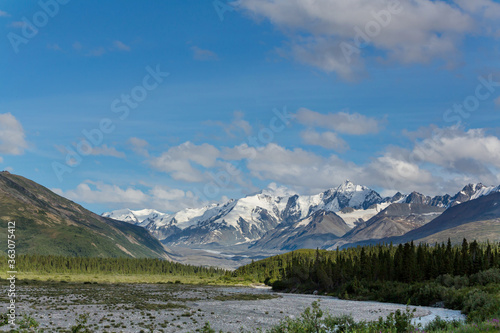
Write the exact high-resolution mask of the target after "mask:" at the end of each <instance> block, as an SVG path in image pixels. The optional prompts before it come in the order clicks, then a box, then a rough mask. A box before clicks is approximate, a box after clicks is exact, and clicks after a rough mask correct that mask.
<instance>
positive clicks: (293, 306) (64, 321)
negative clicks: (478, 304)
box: [0, 283, 464, 332]
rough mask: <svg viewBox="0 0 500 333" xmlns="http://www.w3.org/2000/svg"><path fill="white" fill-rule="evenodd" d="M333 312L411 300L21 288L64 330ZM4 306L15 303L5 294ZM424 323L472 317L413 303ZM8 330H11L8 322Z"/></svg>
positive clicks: (170, 287) (31, 306)
mask: <svg viewBox="0 0 500 333" xmlns="http://www.w3.org/2000/svg"><path fill="white" fill-rule="evenodd" d="M318 299H319V300H320V305H321V309H322V310H324V311H327V312H329V313H330V314H332V315H334V316H335V315H341V314H350V315H352V316H353V317H354V319H355V320H368V321H370V320H377V319H378V317H380V316H382V317H385V316H387V315H388V314H390V313H391V312H394V311H396V310H397V309H400V310H404V309H405V308H406V306H405V305H400V304H390V303H378V302H357V301H346V300H339V299H336V298H333V297H328V296H314V295H298V294H281V293H280V294H278V293H273V292H271V291H270V290H269V289H268V288H251V287H217V286H188V285H180V284H155V285H147V284H117V285H112V284H109V285H106V284H71V283H70V284H61V283H53V284H40V285H22V286H19V288H18V300H17V309H16V313H17V314H18V315H19V314H29V315H30V316H32V317H33V318H35V319H36V321H38V322H39V323H40V327H41V328H44V329H45V332H64V331H67V330H69V329H70V328H71V326H73V325H75V324H76V320H77V318H78V317H79V315H80V314H88V322H87V326H88V327H89V328H90V329H91V330H92V331H93V332H141V330H143V331H144V332H150V331H151V329H152V330H153V331H154V332H196V330H197V329H201V327H203V325H204V324H205V323H206V322H210V325H211V327H212V328H213V329H215V330H216V331H217V332H218V331H219V330H222V331H223V332H239V331H240V330H241V329H243V330H245V331H250V332H254V331H255V330H256V329H257V328H262V329H263V330H265V329H268V328H270V327H272V326H273V325H275V324H277V323H279V321H280V320H282V319H284V318H286V317H291V318H295V317H297V316H300V314H301V313H302V312H303V311H304V309H305V308H306V307H308V306H311V303H312V302H313V301H315V300H318ZM2 303H3V304H2V307H3V308H4V309H6V306H7V303H6V301H5V299H2ZM413 308H415V309H416V312H415V320H416V321H419V322H421V323H423V324H425V323H426V322H428V321H430V320H432V319H433V318H434V317H435V316H437V315H439V316H440V317H441V318H445V319H448V320H452V319H464V317H463V316H462V315H461V314H460V312H459V311H452V310H446V309H439V308H430V307H419V306H416V307H414V306H411V307H410V309H413ZM0 330H2V331H6V330H7V327H5V326H4V327H1V328H0Z"/></svg>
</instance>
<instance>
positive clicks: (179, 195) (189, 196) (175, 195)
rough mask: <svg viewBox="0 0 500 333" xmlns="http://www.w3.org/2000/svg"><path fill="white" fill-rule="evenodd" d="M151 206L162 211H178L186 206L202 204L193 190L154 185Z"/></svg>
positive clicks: (191, 206)
mask: <svg viewBox="0 0 500 333" xmlns="http://www.w3.org/2000/svg"><path fill="white" fill-rule="evenodd" d="M149 195H150V197H151V206H152V207H153V208H155V209H158V210H160V211H169V212H176V211H179V210H181V209H184V208H193V207H198V206H200V205H201V202H200V199H199V198H196V197H195V196H194V194H193V193H192V192H191V191H183V190H179V189H173V188H169V187H165V186H154V187H153V188H152V189H151V190H150V191H149Z"/></svg>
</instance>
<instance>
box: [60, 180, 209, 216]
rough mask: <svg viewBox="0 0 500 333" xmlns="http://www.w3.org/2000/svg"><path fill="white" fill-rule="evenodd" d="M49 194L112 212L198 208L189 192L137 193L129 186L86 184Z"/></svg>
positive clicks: (153, 189)
mask: <svg viewBox="0 0 500 333" xmlns="http://www.w3.org/2000/svg"><path fill="white" fill-rule="evenodd" d="M52 191H53V192H55V193H57V194H59V195H61V196H64V197H65V198H68V199H70V200H73V201H75V202H79V203H89V204H95V203H98V204H109V205H112V206H113V207H114V209H119V208H131V209H142V208H144V207H148V208H153V209H157V210H159V211H162V212H176V211H179V210H181V209H184V208H188V207H196V206H198V205H200V204H201V202H200V200H199V198H196V197H195V196H194V194H193V193H192V192H191V191H184V190H180V189H175V188H170V187H167V186H160V185H155V186H152V187H149V188H146V189H144V190H140V189H137V188H135V187H133V186H127V187H119V186H116V185H110V184H105V183H103V182H93V181H89V180H87V181H85V182H82V183H81V184H79V185H78V186H77V187H76V188H74V189H70V190H66V191H63V190H61V189H58V188H55V189H52Z"/></svg>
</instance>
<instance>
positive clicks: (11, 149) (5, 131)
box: [0, 113, 28, 155]
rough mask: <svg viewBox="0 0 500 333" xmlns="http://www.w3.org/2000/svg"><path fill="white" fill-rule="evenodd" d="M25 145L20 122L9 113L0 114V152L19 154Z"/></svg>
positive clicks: (26, 144)
mask: <svg viewBox="0 0 500 333" xmlns="http://www.w3.org/2000/svg"><path fill="white" fill-rule="evenodd" d="M27 147H28V143H27V142H26V139H25V133H24V129H23V126H22V125H21V123H20V122H19V121H18V120H17V119H16V117H14V116H13V115H12V114H10V113H3V114H0V154H8V155H21V154H23V153H24V149H26V148H27Z"/></svg>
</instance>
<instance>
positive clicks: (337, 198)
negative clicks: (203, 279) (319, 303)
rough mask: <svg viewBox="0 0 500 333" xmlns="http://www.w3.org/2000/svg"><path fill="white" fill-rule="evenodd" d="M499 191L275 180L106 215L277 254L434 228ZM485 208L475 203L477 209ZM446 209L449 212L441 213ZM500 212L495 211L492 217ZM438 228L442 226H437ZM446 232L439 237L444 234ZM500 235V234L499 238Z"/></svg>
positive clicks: (167, 239) (231, 249)
mask: <svg viewBox="0 0 500 333" xmlns="http://www.w3.org/2000/svg"><path fill="white" fill-rule="evenodd" d="M497 192H500V186H496V187H495V186H485V185H483V184H469V185H466V186H465V187H464V188H463V189H462V190H461V191H459V192H458V193H456V194H454V195H450V194H445V195H441V196H434V197H430V196H426V195H423V194H421V193H418V192H412V193H409V194H402V193H400V192H398V193H396V194H395V195H393V196H391V197H382V196H381V195H380V194H378V193H377V192H376V191H374V190H372V189H370V188H368V187H365V186H361V185H355V184H353V183H352V182H350V181H348V180H346V181H345V182H344V183H342V184H341V185H339V186H338V187H336V188H331V189H328V190H326V191H324V192H321V193H318V194H316V195H306V196H304V195H298V194H296V193H292V192H290V191H289V190H287V189H286V188H282V187H276V186H273V187H270V188H267V189H265V190H262V191H261V192H259V193H257V194H253V195H249V196H246V197H244V198H241V199H237V200H229V201H227V202H225V203H221V204H212V205H209V206H206V207H201V208H194V209H192V208H187V209H184V210H181V211H179V212H176V213H174V214H165V213H160V212H157V211H153V210H140V211H133V210H120V211H113V212H109V213H104V214H103V215H104V216H108V217H111V218H120V219H122V220H124V221H129V222H130V223H135V224H138V225H141V226H144V227H145V228H146V229H147V230H149V231H150V232H151V233H152V234H153V235H154V236H155V237H157V238H158V239H159V240H160V241H161V242H162V243H163V244H165V245H166V246H168V247H169V248H172V249H175V248H189V249H203V250H210V251H221V253H225V254H226V255H235V254H240V255H241V254H244V253H246V254H248V253H263V252H264V253H267V254H274V253H281V252H284V251H289V250H293V249H298V248H330V249H333V248H336V247H345V246H352V245H356V244H359V243H363V242H368V243H369V242H371V241H373V240H377V241H380V240H384V239H388V238H391V237H392V239H393V240H394V241H395V240H397V237H400V236H403V235H412V234H411V233H410V232H412V231H416V230H420V229H421V228H424V227H426V226H427V228H430V227H429V226H433V225H435V223H434V224H431V222H433V221H436V220H437V221H438V222H439V221H441V220H442V219H445V218H446V216H449V215H448V214H444V212H448V211H454V210H456V209H459V208H456V207H462V206H463V205H464V204H465V203H469V202H471V203H470V205H469V206H468V207H469V208H468V210H470V209H471V208H470V207H472V206H474V203H473V202H472V201H476V200H477V199H479V198H483V197H486V196H488V197H490V194H495V193H497ZM479 213H480V212H479V211H477V210H476V212H475V213H474V215H477V216H479ZM493 215H494V214H493ZM440 216H444V217H442V218H441V220H439V217H440ZM498 217H500V215H499V216H496V217H495V216H490V220H491V219H493V220H494V219H495V218H498ZM448 218H450V217H448ZM453 219H455V220H456V216H454V217H453ZM470 219H471V217H470V216H469V217H467V218H465V220H470ZM497 221H498V220H497ZM444 223H445V222H439V223H438V224H439V225H445V224H444ZM450 223H451V224H450ZM449 224H450V225H455V224H456V223H455V222H453V221H452V222H449ZM479 227H480V226H479ZM431 229H432V230H435V231H436V232H441V231H442V230H440V229H439V228H438V227H433V228H431ZM432 233H433V232H432V231H431V232H430V233H427V234H426V235H427V236H429V235H431V234H432ZM445 236H446V235H444V234H443V236H442V237H441V239H440V241H445V240H446V238H443V237H445ZM490 236H491V235H490ZM499 236H500V233H499V234H497V235H496V236H495V237H497V238H498V237H499Z"/></svg>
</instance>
